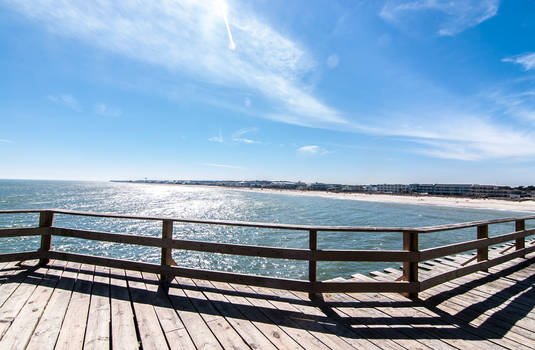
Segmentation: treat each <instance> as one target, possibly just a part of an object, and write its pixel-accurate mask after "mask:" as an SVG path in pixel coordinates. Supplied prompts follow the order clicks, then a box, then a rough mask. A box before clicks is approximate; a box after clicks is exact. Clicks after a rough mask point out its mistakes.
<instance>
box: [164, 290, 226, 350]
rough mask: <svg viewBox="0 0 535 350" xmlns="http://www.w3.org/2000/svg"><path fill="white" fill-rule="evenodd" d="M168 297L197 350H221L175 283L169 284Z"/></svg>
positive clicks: (215, 339) (214, 337) (208, 328)
mask: <svg viewBox="0 0 535 350" xmlns="http://www.w3.org/2000/svg"><path fill="white" fill-rule="evenodd" d="M168 295H169V299H170V301H171V304H172V305H173V307H174V308H175V310H176V311H177V313H178V315H179V316H180V319H181V320H182V322H183V323H184V326H185V327H186V329H187V330H188V333H189V335H190V336H191V339H192V340H193V343H194V344H195V346H196V347H197V348H198V349H214V350H215V349H222V346H221V344H220V343H219V341H218V340H217V338H216V336H215V335H214V334H213V333H212V331H211V330H210V327H208V325H207V324H206V323H205V322H204V319H203V318H202V317H201V315H200V314H199V313H198V312H197V310H196V309H195V307H194V306H193V304H192V303H191V301H190V300H189V298H188V297H187V296H186V294H185V293H184V291H183V290H182V289H181V288H180V287H179V285H178V283H177V282H176V281H174V282H173V283H171V285H170V287H169V291H168Z"/></svg>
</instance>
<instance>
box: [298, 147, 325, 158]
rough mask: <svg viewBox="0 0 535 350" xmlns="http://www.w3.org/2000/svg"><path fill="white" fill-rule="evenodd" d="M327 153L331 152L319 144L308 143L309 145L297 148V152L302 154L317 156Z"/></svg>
mask: <svg viewBox="0 0 535 350" xmlns="http://www.w3.org/2000/svg"><path fill="white" fill-rule="evenodd" d="M327 153H329V152H328V151H326V150H324V149H323V148H321V147H320V146H317V145H308V146H303V147H299V148H298V149H297V154H298V155H300V156H317V155H324V154H327Z"/></svg>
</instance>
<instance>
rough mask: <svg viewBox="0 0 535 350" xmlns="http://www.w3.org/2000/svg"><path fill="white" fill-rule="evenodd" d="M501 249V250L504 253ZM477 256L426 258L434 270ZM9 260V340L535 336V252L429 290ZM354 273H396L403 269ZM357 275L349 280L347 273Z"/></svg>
mask: <svg viewBox="0 0 535 350" xmlns="http://www.w3.org/2000/svg"><path fill="white" fill-rule="evenodd" d="M500 249H503V248H499V249H495V250H491V252H492V253H491V254H489V255H491V256H492V254H497V253H498V252H499V251H500ZM468 259H470V255H458V256H453V257H445V258H443V259H440V260H431V261H428V262H425V263H422V264H420V266H419V274H420V276H421V278H422V279H425V278H427V277H429V276H432V275H433V274H435V275H436V274H437V273H441V272H444V271H447V270H448V269H452V268H455V266H458V264H460V263H462V262H463V261H467V260H468ZM32 263H35V262H30V263H24V264H23V265H22V266H21V267H18V266H15V263H14V262H11V263H0V332H1V333H0V334H1V335H0V349H4V348H6V349H24V348H27V349H45V350H46V349H53V348H57V349H82V348H83V347H84V348H96V349H110V348H113V349H139V348H140V347H143V348H144V349H165V348H172V349H194V348H203V349H221V348H225V349H226V348H233V349H249V348H253V349H268V350H274V349H303V348H304V349H353V348H357V349H396V350H404V349H422V350H428V349H430V348H432V349H442V350H452V349H455V348H462V349H464V348H470V349H503V348H507V349H515V350H516V349H519V350H528V349H531V348H533V344H535V309H534V307H535V304H534V301H533V300H535V290H534V289H533V282H534V281H535V254H531V255H530V256H528V257H527V259H521V258H519V259H515V260H512V261H509V262H506V263H504V264H501V265H498V266H495V267H492V268H490V269H489V270H490V272H491V273H493V274H489V273H486V272H476V273H473V274H470V275H467V276H463V277H460V278H458V279H454V280H451V281H448V282H446V283H443V284H440V285H437V286H435V287H433V288H430V289H428V290H426V291H423V292H420V293H419V296H420V300H418V301H413V300H410V299H407V298H405V297H403V296H401V295H400V294H394V293H325V294H323V296H324V302H318V301H316V302H311V301H310V300H308V295H307V294H306V293H302V292H290V291H285V290H276V289H269V288H263V287H252V286H246V285H238V284H229V283H221V282H214V281H203V280H195V279H189V278H175V279H174V280H173V281H172V283H171V284H170V286H169V290H168V293H167V294H166V293H165V292H166V289H165V287H163V285H160V284H159V282H160V281H159V276H158V275H155V274H153V273H141V272H135V271H125V270H123V269H119V268H114V269H111V270H110V269H109V268H104V267H95V266H93V265H81V266H80V264H77V263H65V262H60V261H51V262H50V264H49V265H48V266H44V267H38V266H33V267H32V265H31V264H32ZM372 275H373V276H374V277H373V278H372V277H369V276H364V275H361V274H355V275H353V277H352V278H351V280H360V281H392V280H395V279H396V278H397V277H399V276H400V275H401V271H400V270H398V269H395V268H387V269H385V270H384V272H380V271H377V272H373V273H372ZM338 280H340V281H345V279H338Z"/></svg>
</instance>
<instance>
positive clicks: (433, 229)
mask: <svg viewBox="0 0 535 350" xmlns="http://www.w3.org/2000/svg"><path fill="white" fill-rule="evenodd" d="M43 211H49V212H53V213H57V214H64V215H77V216H89V217H104V218H115V219H131V220H150V221H162V220H170V221H173V222H182V223H192V224H207V225H227V226H241V227H256V228H270V229H281V230H302V231H311V230H312V231H324V232H325V231H331V232H419V233H431V232H437V231H448V230H456V229H461V228H468V227H475V226H479V225H489V224H498V223H505V222H513V221H517V220H533V219H535V215H529V216H523V217H516V218H502V219H493V220H481V221H471V222H463V223H457V224H447V225H436V226H424V227H372V226H314V225H293V224H273V223H264V222H246V221H228V220H202V219H185V218H172V217H157V216H140V215H125V214H115V213H94V212H84V211H77V210H66V209H7V210H0V214H24V213H40V212H43Z"/></svg>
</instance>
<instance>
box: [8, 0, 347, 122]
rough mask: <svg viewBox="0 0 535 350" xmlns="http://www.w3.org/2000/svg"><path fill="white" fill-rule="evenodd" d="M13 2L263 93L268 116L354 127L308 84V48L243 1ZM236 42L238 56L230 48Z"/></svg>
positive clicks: (98, 40)
mask: <svg viewBox="0 0 535 350" xmlns="http://www.w3.org/2000/svg"><path fill="white" fill-rule="evenodd" d="M5 2H6V3H7V4H8V5H10V6H11V7H12V8H13V9H15V10H17V11H19V12H21V13H22V14H24V15H26V16H27V17H29V18H31V19H33V20H36V21H38V22H41V23H43V24H44V25H46V26H47V27H48V29H49V30H50V31H52V32H54V33H57V34H60V35H64V36H68V37H74V38H77V39H79V40H82V41H84V42H86V43H88V44H90V45H97V46H99V47H101V48H104V49H107V50H109V51H112V52H115V53H118V54H121V55H124V56H126V57H129V58H131V59H135V60H138V61H143V62H147V63H149V64H154V65H158V66H163V67H166V68H167V69H169V70H170V71H172V72H178V73H180V74H185V75H189V76H190V77H192V78H194V79H197V80H198V81H200V82H210V83H212V84H217V85H220V86H226V87H231V88H235V89H242V90H248V91H250V90H253V91H257V92H259V93H260V94H261V95H262V96H264V98H267V99H269V100H271V101H272V102H273V105H274V106H275V107H274V112H273V113H267V114H266V115H265V117H267V118H270V117H272V116H276V119H278V120H280V121H283V122H287V123H294V122H295V123H299V124H306V125H311V126H313V125H317V124H322V123H338V124H344V123H346V120H345V118H344V117H343V116H342V115H341V113H340V112H338V111H337V110H336V109H334V108H332V107H329V106H327V105H326V104H325V103H323V102H322V101H320V100H319V99H318V98H317V97H315V96H314V95H313V93H312V92H311V90H310V86H307V84H305V83H303V80H302V78H303V76H304V75H305V74H307V73H309V72H311V71H312V70H313V69H314V68H315V66H316V63H315V61H314V59H313V58H312V57H311V55H310V54H309V53H308V52H307V50H306V49H305V48H304V47H303V46H302V45H300V44H299V43H298V42H296V41H294V40H292V39H291V38H289V37H287V36H285V35H283V34H281V33H280V32H278V31H277V29H276V28H274V27H273V26H271V25H269V24H267V23H266V22H264V21H262V20H261V19H260V17H258V16H257V15H256V14H255V13H254V12H251V10H249V7H248V6H244V5H243V4H241V3H240V2H239V1H237V0H235V1H228V2H225V1H224V0H213V1H196V0H183V1H181V2H175V1H162V2H148V3H147V2H137V1H121V2H112V1H104V0H103V1H98V2H92V3H91V5H88V4H87V3H85V2H82V1H72V2H71V1H47V0H21V1H19V0H17V1H14V0H5ZM222 9H223V10H224V11H223V12H222ZM230 35H232V37H230ZM230 38H231V40H232V41H231V48H234V47H235V50H231V49H229V39H230Z"/></svg>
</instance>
